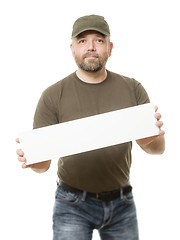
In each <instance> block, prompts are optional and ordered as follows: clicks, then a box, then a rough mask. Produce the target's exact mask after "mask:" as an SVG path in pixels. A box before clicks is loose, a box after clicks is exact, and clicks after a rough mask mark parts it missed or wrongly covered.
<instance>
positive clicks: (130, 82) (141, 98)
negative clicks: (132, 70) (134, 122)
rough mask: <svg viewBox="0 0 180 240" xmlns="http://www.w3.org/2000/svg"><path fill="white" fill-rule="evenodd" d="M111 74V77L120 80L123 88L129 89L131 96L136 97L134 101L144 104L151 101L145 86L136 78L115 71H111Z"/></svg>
mask: <svg viewBox="0 0 180 240" xmlns="http://www.w3.org/2000/svg"><path fill="white" fill-rule="evenodd" d="M109 76H110V78H111V79H113V80H115V81H117V82H119V83H120V84H121V86H122V88H123V90H124V89H127V91H128V92H129V94H130V95H131V97H133V96H134V97H135V98H134V99H135V100H134V101H136V102H137V104H143V103H147V102H149V101H150V100H149V97H148V94H147V92H146V90H145V88H144V87H143V86H142V84H141V83H140V82H138V81H137V80H135V79H134V78H130V77H126V76H123V75H120V74H117V73H114V72H109Z"/></svg>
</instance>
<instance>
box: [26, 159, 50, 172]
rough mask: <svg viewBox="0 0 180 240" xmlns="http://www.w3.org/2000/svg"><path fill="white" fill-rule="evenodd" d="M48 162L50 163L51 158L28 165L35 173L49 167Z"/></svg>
mask: <svg viewBox="0 0 180 240" xmlns="http://www.w3.org/2000/svg"><path fill="white" fill-rule="evenodd" d="M50 164H51V160H48V161H45V162H40V163H35V164H31V165H29V167H30V168H31V169H32V170H33V171H34V172H36V173H43V172H46V171H47V170H48V169H49V167H50Z"/></svg>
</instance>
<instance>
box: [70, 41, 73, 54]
mask: <svg viewBox="0 0 180 240" xmlns="http://www.w3.org/2000/svg"><path fill="white" fill-rule="evenodd" d="M70 48H71V52H72V56H73V57H74V49H73V45H72V43H71V44H70Z"/></svg>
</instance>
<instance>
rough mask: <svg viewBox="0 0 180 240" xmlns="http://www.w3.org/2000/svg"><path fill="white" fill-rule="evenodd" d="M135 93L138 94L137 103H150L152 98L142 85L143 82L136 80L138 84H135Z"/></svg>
mask: <svg viewBox="0 0 180 240" xmlns="http://www.w3.org/2000/svg"><path fill="white" fill-rule="evenodd" d="M135 94H136V101H137V105H141V104H145V103H149V102H150V99H149V96H148V94H147V92H146V90H145V89H144V87H143V86H142V85H141V83H139V82H137V81H136V86H135Z"/></svg>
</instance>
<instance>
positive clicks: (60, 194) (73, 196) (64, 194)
mask: <svg viewBox="0 0 180 240" xmlns="http://www.w3.org/2000/svg"><path fill="white" fill-rule="evenodd" d="M81 196H82V195H81V194H77V193H72V192H69V191H66V190H64V189H63V188H62V187H60V186H58V187H57V190H56V194H55V199H56V201H58V202H61V203H66V204H69V205H75V204H77V203H79V201H80V200H81Z"/></svg>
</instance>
